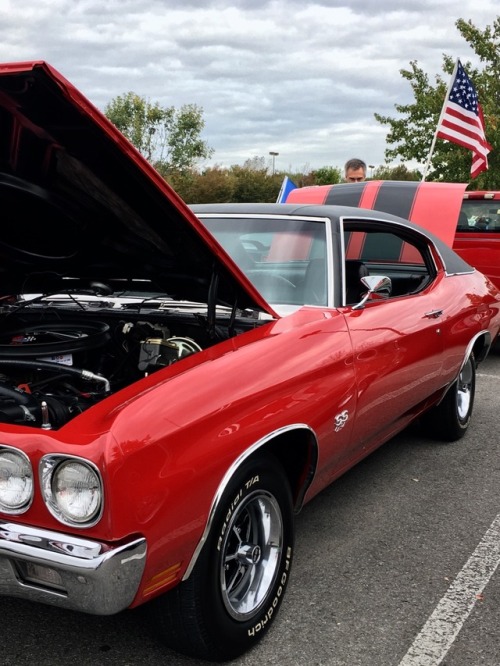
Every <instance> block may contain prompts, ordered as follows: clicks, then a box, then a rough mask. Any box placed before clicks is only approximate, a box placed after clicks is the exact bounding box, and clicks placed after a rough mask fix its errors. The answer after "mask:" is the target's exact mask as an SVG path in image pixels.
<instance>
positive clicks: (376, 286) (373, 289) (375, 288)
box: [353, 275, 392, 310]
mask: <svg viewBox="0 0 500 666" xmlns="http://www.w3.org/2000/svg"><path fill="white" fill-rule="evenodd" d="M361 284H362V285H363V286H364V287H366V289H367V292H366V294H365V295H364V296H363V298H362V300H361V301H360V302H359V303H357V304H356V305H355V306H354V307H353V310H361V308H364V306H365V303H366V301H368V300H385V299H386V298H389V296H390V295H391V292H392V281H391V278H390V277H387V276H386V275H366V276H365V277H362V278H361Z"/></svg>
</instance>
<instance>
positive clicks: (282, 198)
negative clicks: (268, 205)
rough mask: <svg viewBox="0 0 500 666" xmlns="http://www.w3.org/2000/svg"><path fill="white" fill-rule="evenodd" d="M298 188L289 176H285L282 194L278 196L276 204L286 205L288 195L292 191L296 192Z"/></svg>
mask: <svg viewBox="0 0 500 666" xmlns="http://www.w3.org/2000/svg"><path fill="white" fill-rule="evenodd" d="M296 188H297V185H295V183H294V182H293V180H290V178H288V176H285V177H284V178H283V182H282V183H281V189H280V193H279V194H278V198H277V199H276V203H286V200H287V197H288V195H289V194H290V192H291V191H292V190H295V189H296Z"/></svg>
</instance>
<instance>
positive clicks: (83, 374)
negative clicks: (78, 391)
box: [0, 358, 111, 393]
mask: <svg viewBox="0 0 500 666" xmlns="http://www.w3.org/2000/svg"><path fill="white" fill-rule="evenodd" d="M3 365H8V366H9V367H16V368H19V367H21V368H36V369H38V370H47V371H48V372H59V373H61V372H64V373H66V374H68V375H75V376H76V377H79V378H80V379H84V380H85V381H95V382H101V383H102V384H104V391H105V393H110V392H111V385H110V383H109V380H107V379H106V378H105V377H103V376H102V375H96V374H95V373H93V372H90V370H83V369H81V368H73V367H71V366H69V365H64V364H62V363H51V362H50V361H34V360H22V359H10V358H9V359H7V358H0V367H1V366H3Z"/></svg>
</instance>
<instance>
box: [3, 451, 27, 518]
mask: <svg viewBox="0 0 500 666" xmlns="http://www.w3.org/2000/svg"><path fill="white" fill-rule="evenodd" d="M32 499H33V470H32V468H31V463H30V461H29V458H28V457H27V456H26V455H25V454H24V453H23V452H22V451H17V450H16V449H10V448H3V447H1V448H0V511H4V512H5V513H22V512H23V511H26V509H27V508H28V507H29V505H30V504H31V501H32Z"/></svg>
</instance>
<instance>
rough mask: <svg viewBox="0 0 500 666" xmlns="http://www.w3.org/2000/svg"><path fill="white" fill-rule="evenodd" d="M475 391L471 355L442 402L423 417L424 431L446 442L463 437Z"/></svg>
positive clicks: (469, 418)
mask: <svg viewBox="0 0 500 666" xmlns="http://www.w3.org/2000/svg"><path fill="white" fill-rule="evenodd" d="M475 391H476V362H475V359H474V355H473V354H472V353H471V354H470V356H469V358H468V359H467V361H466V362H465V363H464V365H463V367H462V369H461V370H460V374H459V376H458V378H457V380H456V381H455V383H454V384H453V385H452V386H451V387H450V389H449V390H448V392H447V394H446V395H445V397H444V399H443V400H442V402H441V403H440V404H439V405H438V406H437V407H434V408H433V409H432V410H431V411H429V412H427V414H425V415H424V417H423V423H424V425H425V428H426V430H428V431H429V433H430V434H433V435H435V436H437V437H439V438H440V439H443V440H445V441H448V442H453V441H456V440H457V439H460V438H461V437H463V436H464V435H465V433H466V432H467V429H468V427H469V424H470V420H471V416H472V408H473V406H474V395H475Z"/></svg>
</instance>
